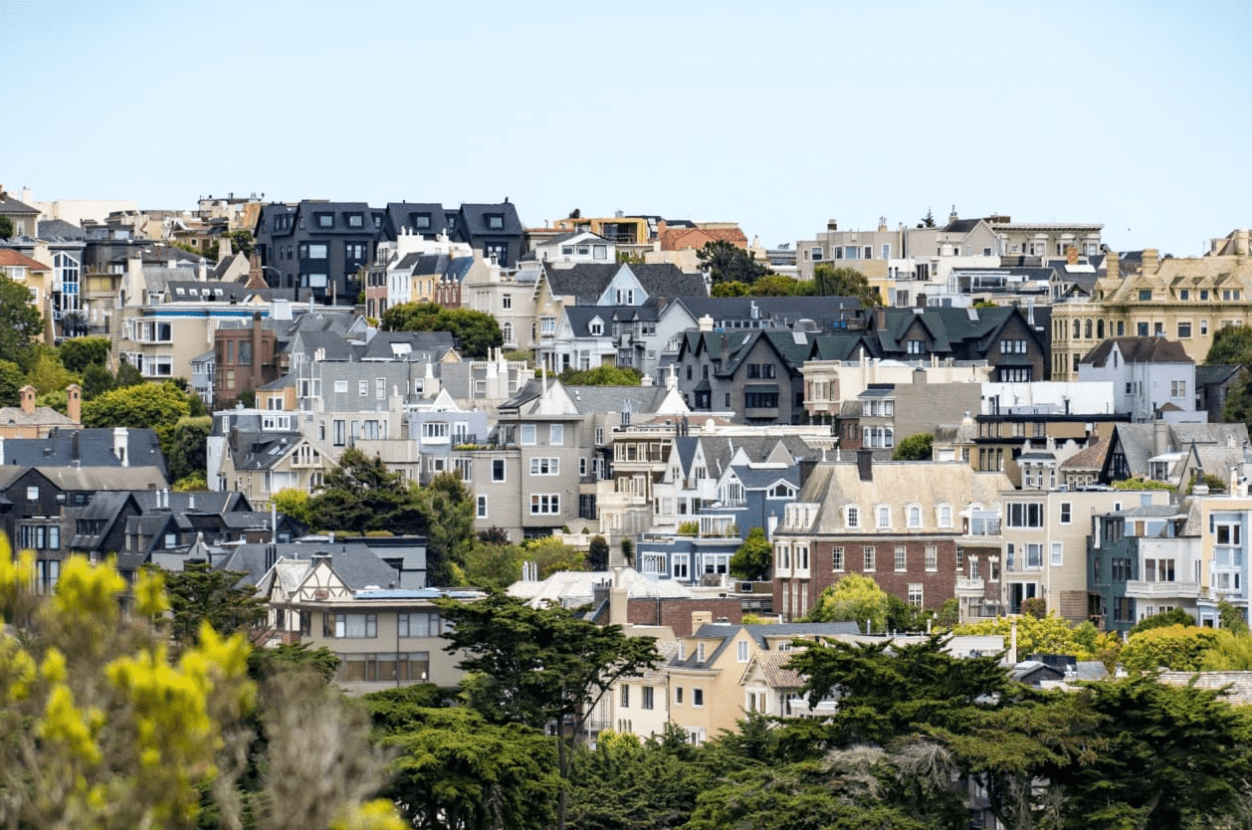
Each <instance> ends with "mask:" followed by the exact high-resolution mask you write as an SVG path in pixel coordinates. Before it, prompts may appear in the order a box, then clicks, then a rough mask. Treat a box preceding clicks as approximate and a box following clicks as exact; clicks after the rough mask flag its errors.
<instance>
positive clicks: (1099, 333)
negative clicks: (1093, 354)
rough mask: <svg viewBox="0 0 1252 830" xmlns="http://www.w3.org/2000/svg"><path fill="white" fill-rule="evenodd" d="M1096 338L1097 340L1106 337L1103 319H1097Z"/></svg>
mask: <svg viewBox="0 0 1252 830" xmlns="http://www.w3.org/2000/svg"><path fill="white" fill-rule="evenodd" d="M1096 339H1097V340H1103V339H1104V321H1103V320H1096Z"/></svg>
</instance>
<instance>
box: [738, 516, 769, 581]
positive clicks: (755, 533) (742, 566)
mask: <svg viewBox="0 0 1252 830" xmlns="http://www.w3.org/2000/svg"><path fill="white" fill-rule="evenodd" d="M773 564H774V546H773V545H772V544H770V541H769V539H766V538H765V530H764V528H760V527H754V528H752V530H750V531H748V537H747V538H746V539H744V540H743V544H742V545H740V546H739V550H737V551H735V555H734V556H732V557H731V558H730V573H731V574H732V575H733V576H734V577H735V578H736V579H752V580H761V579H765V578H766V577H767V576H768V575H769V569H770V567H771V566H772V565H773Z"/></svg>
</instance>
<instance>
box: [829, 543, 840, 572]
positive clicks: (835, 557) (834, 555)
mask: <svg viewBox="0 0 1252 830" xmlns="http://www.w3.org/2000/svg"><path fill="white" fill-rule="evenodd" d="M830 569H831V570H832V571H842V570H843V547H842V546H840V547H835V548H832V549H831V551H830Z"/></svg>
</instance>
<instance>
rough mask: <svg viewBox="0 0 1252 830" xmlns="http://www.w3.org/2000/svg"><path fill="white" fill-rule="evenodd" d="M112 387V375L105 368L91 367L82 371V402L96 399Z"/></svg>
mask: <svg viewBox="0 0 1252 830" xmlns="http://www.w3.org/2000/svg"><path fill="white" fill-rule="evenodd" d="M113 387H114V381H113V373H112V372H110V371H109V370H108V368H107V367H105V366H96V365H91V366H88V367H87V368H86V369H84V370H83V400H84V401H90V400H92V399H94V398H98V397H100V395H102V394H104V393H105V392H108V391H109V390H110V389H112V388H113Z"/></svg>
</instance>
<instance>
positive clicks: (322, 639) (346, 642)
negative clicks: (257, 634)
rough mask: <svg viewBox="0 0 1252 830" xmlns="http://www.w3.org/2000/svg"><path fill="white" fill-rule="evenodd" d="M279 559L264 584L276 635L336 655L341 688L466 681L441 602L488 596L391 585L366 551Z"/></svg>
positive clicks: (337, 549) (260, 587) (331, 549)
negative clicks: (449, 642)
mask: <svg viewBox="0 0 1252 830" xmlns="http://www.w3.org/2000/svg"><path fill="white" fill-rule="evenodd" d="M314 547H315V548H316V547H318V546H314ZM271 555H273V556H275V557H276V558H275V559H274V561H273V563H272V565H271V566H270V567H269V569H268V570H267V571H266V573H265V574H264V575H263V576H262V577H261V579H260V580H259V581H258V582H257V592H258V593H259V594H260V595H262V596H264V597H266V600H267V604H268V606H269V618H268V625H269V627H270V629H271V630H273V631H274V632H275V635H276V637H277V638H280V639H281V640H283V641H288V642H291V641H296V642H301V643H307V644H308V646H309V647H310V648H312V649H318V648H327V649H329V650H330V651H331V652H332V653H334V655H335V656H336V657H338V658H339V661H340V662H339V668H338V672H337V674H336V676H335V682H336V684H337V685H338V686H339V687H340V688H342V689H343V690H344V691H346V692H349V693H351V694H362V693H366V692H372V691H379V690H382V689H387V688H395V687H397V686H402V685H408V684H410V683H434V684H436V685H438V686H442V687H452V686H456V685H458V684H459V683H460V681H461V678H462V676H463V673H462V672H461V670H460V669H458V668H457V666H456V664H457V662H458V661H459V660H460V659H461V658H460V657H459V656H458V655H455V654H449V653H447V652H446V651H444V646H445V645H446V641H445V640H444V639H443V638H442V637H441V636H440V635H441V634H442V633H443V631H444V630H445V625H446V624H445V623H444V622H443V620H442V619H441V618H440V615H439V608H438V605H437V604H436V601H437V600H439V599H444V598H455V599H462V600H465V601H472V600H473V599H476V598H479V597H481V596H482V594H481V592H477V591H473V590H463V591H457V590H452V589H447V590H443V589H435V588H423V589H405V588H394V587H388V585H389V584H390V582H389V580H390V581H394V580H395V578H396V575H395V572H394V571H393V570H392V569H391V568H390V567H389V566H387V565H386V564H385V563H383V562H382V560H381V559H379V558H378V557H377V556H376V555H375V554H374V553H373V552H372V551H370V549H369V548H366V547H364V546H360V545H354V546H351V547H348V546H339V545H334V546H328V548H327V549H323V550H315V551H314V552H312V553H311V554H309V555H308V556H307V558H306V557H305V556H303V555H302V556H301V558H287V557H286V556H278V555H277V552H276V551H275V552H273V553H272V554H271ZM226 564H227V566H229V562H227V563H226Z"/></svg>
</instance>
